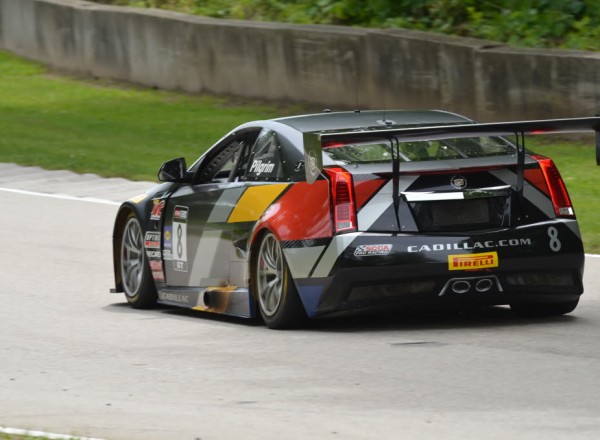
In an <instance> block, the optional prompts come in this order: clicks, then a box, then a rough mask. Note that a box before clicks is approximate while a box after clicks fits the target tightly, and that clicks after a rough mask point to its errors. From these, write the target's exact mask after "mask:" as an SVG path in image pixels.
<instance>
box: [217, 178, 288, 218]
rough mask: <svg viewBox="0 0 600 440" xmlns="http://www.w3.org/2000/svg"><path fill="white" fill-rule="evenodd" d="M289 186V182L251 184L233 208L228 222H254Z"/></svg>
mask: <svg viewBox="0 0 600 440" xmlns="http://www.w3.org/2000/svg"><path fill="white" fill-rule="evenodd" d="M287 186H288V184H287V183H278V184H273V185H261V186H250V187H248V188H247V189H246V191H244V194H242V197H240V200H239V201H238V202H237V205H235V208H233V211H232V212H231V215H230V216H229V220H227V222H228V223H236V222H254V221H256V220H258V219H259V218H260V216H261V215H262V214H263V212H265V210H266V209H267V208H268V207H269V206H271V203H273V200H275V199H276V198H277V197H278V196H279V194H281V193H282V192H283V190H284V189H286V188H287Z"/></svg>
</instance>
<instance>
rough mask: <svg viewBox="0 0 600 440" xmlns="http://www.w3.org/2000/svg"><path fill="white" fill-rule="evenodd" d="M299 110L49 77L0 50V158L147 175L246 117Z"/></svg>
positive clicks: (196, 151) (193, 153) (191, 155)
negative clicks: (166, 161)
mask: <svg viewBox="0 0 600 440" xmlns="http://www.w3.org/2000/svg"><path fill="white" fill-rule="evenodd" d="M282 111H286V112H302V111H301V110H298V107H287V108H277V107H276V106H274V105H263V104H259V103H248V102H241V103H240V102H234V101H233V100H232V99H226V98H218V97H208V96H189V95H184V94H181V93H171V92H166V91H157V90H151V89H143V88H138V87H133V86H124V85H122V84H115V83H111V82H108V81H100V80H83V79H77V78H70V77H65V76H58V75H54V74H50V73H49V72H48V70H47V69H46V68H45V67H44V66H41V65H38V64H35V63H31V62H28V61H24V60H21V59H19V58H16V57H15V56H13V55H10V54H7V53H3V52H0V161H2V162H15V163H18V164H22V165H38V166H41V167H43V168H47V169H69V170H73V171H77V172H80V173H87V172H91V173H96V174H99V175H101V176H107V177H112V176H122V177H128V178H130V179H134V180H154V179H155V176H156V170H157V169H158V167H159V166H160V164H161V163H162V162H164V161H165V160H168V159H171V158H174V157H179V156H183V157H185V158H186V159H187V160H188V161H193V160H195V159H197V158H198V156H199V155H200V154H201V153H202V152H203V151H205V150H206V148H208V147H209V146H211V145H212V144H213V143H214V142H215V141H216V140H218V139H219V138H220V137H221V136H223V135H224V134H226V133H227V132H228V131H229V130H231V129H233V128H235V127H236V126H237V125H239V124H241V123H243V122H247V121H250V120H256V119H263V118H273V117H277V116H278V115H280V114H281V112H282Z"/></svg>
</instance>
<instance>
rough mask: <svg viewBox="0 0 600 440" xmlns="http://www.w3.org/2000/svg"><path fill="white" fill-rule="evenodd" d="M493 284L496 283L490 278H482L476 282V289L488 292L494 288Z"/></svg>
mask: <svg viewBox="0 0 600 440" xmlns="http://www.w3.org/2000/svg"><path fill="white" fill-rule="evenodd" d="M493 285H494V283H493V282H492V280H490V279H489V278H482V279H481V280H479V281H477V283H476V284H475V290H477V291H478V292H481V293H483V292H487V291H488V290H490V289H491V288H492V286H493Z"/></svg>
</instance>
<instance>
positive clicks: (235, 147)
mask: <svg viewBox="0 0 600 440" xmlns="http://www.w3.org/2000/svg"><path fill="white" fill-rule="evenodd" d="M257 135H258V132H254V133H247V134H245V135H244V136H240V137H237V138H235V139H233V140H229V141H228V142H227V143H226V144H223V145H222V146H221V147H219V148H217V149H215V151H214V153H212V154H211V155H210V156H209V157H207V158H206V160H205V161H204V162H203V163H202V164H201V165H200V168H199V169H198V172H197V174H196V180H195V183H197V184H198V183H200V184H201V183H209V182H221V183H226V182H233V181H236V180H238V179H239V178H240V177H241V176H242V175H243V174H244V172H245V170H246V166H247V162H248V158H249V155H250V147H251V146H252V144H254V141H255V140H256V137H257Z"/></svg>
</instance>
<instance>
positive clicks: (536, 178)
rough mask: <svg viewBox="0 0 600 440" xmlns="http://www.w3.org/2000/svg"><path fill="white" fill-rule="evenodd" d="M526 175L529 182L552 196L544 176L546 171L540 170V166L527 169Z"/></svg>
mask: <svg viewBox="0 0 600 440" xmlns="http://www.w3.org/2000/svg"><path fill="white" fill-rule="evenodd" d="M524 177H525V179H526V180H527V181H528V182H529V183H531V184H532V185H533V186H535V187H536V188H537V189H539V190H540V191H541V192H543V193H544V194H546V195H547V196H548V197H550V191H549V190H548V185H547V184H546V178H545V177H544V173H543V172H542V170H540V169H539V168H533V169H529V170H525V172H524Z"/></svg>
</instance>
